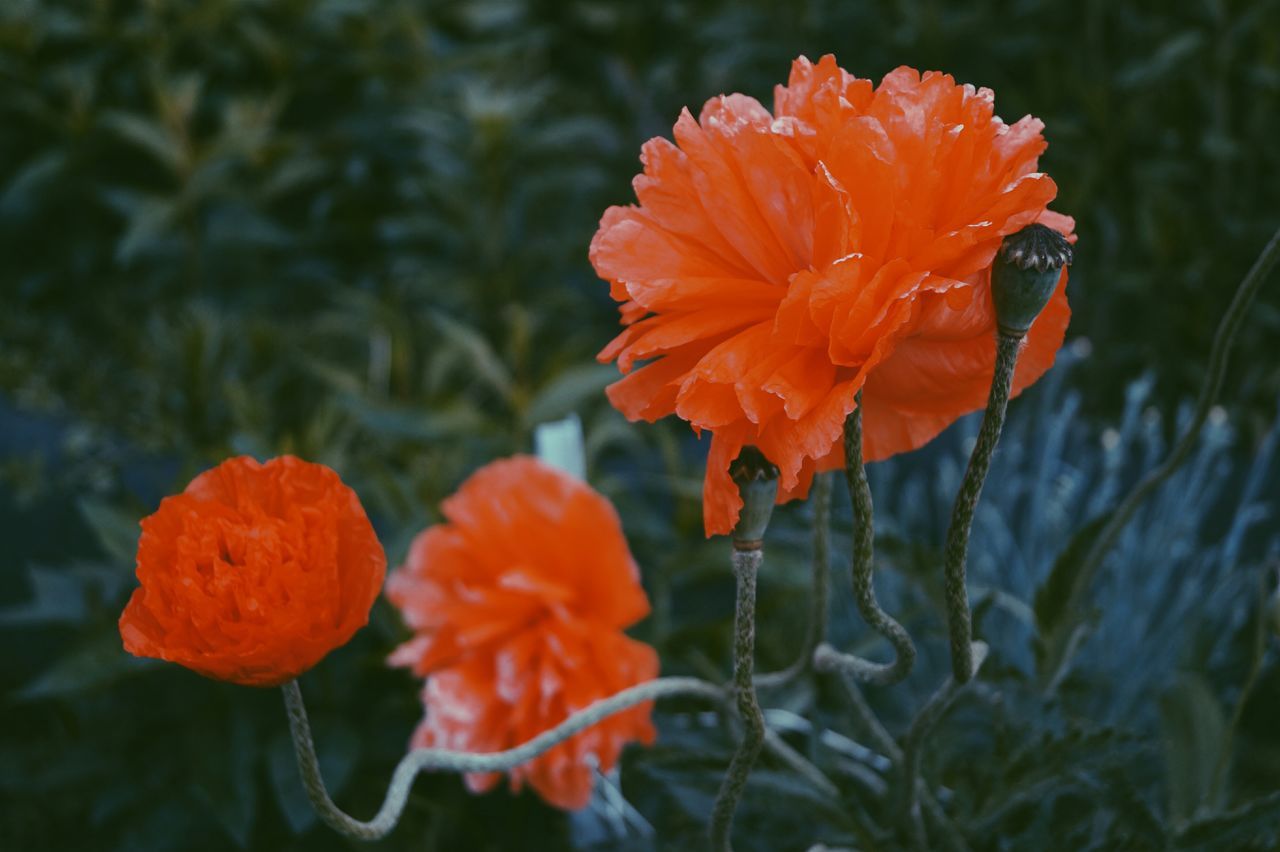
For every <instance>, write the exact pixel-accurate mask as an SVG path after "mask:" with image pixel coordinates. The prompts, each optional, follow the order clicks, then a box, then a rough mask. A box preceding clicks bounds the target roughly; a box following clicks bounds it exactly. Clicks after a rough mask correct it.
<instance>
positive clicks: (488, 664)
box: [387, 456, 658, 809]
mask: <svg viewBox="0 0 1280 852" xmlns="http://www.w3.org/2000/svg"><path fill="white" fill-rule="evenodd" d="M443 513H444V516H445V523H443V524H439V525H437V526H433V527H431V528H429V529H427V530H426V531H425V532H423V533H422V534H420V535H419V536H418V538H417V539H416V540H415V541H414V542H413V544H412V546H411V547H410V550H409V555H408V558H407V560H406V563H405V565H404V566H402V567H401V568H399V569H398V570H396V571H395V572H394V573H393V574H392V576H391V578H390V580H389V581H388V583H387V597H388V598H389V599H390V600H391V602H392V603H394V604H395V605H396V606H397V607H399V608H400V610H401V613H402V614H403V616H404V619H405V622H406V624H407V625H408V626H409V627H410V629H412V630H413V631H414V633H415V636H414V638H412V639H410V640H409V641H408V642H406V643H405V644H404V645H402V646H401V647H400V648H398V649H397V650H396V651H395V652H394V653H393V654H392V656H391V660H390V661H391V663H392V664H393V665H402V666H406V667H409V668H412V669H413V671H414V672H415V673H417V674H419V675H422V676H426V677H427V683H426V686H425V688H424V690H423V701H424V703H425V705H426V717H425V718H424V720H423V722H422V724H421V725H420V726H419V727H418V730H417V732H416V733H415V734H414V739H413V743H414V745H415V746H440V747H445V748H454V749H461V750H465V751H472V752H492V751H501V750H503V749H507V748H511V747H513V746H516V745H519V744H521V743H523V742H525V741H527V740H529V739H531V738H533V737H534V736H536V735H537V734H540V733H542V732H543V731H545V730H548V729H549V728H553V727H555V726H556V725H557V724H559V723H560V722H562V721H564V719H566V718H567V717H568V716H569V715H570V714H572V713H574V712H576V711H578V710H581V709H583V708H584V707H586V706H587V705H589V704H591V703H593V702H595V701H597V700H599V699H601V698H606V697H608V696H610V695H612V694H614V693H615V692H618V691H619V690H621V689H624V688H626V687H628V686H633V685H635V684H637V683H640V682H643V681H646V680H650V679H652V678H653V677H655V676H656V675H657V672H658V659H657V655H656V654H655V653H654V651H653V649H652V648H650V647H649V646H648V645H645V644H643V643H641V642H637V641H635V640H633V639H630V638H628V637H627V636H626V635H625V634H624V633H623V632H622V631H623V629H624V628H626V627H629V626H630V625H632V624H634V623H636V622H637V621H638V620H640V619H641V618H643V617H644V616H645V615H647V614H648V612H649V602H648V598H647V597H646V596H645V593H644V590H643V588H642V587H641V585H640V578H639V571H638V569H637V568H636V565H635V562H634V560H633V559H632V558H631V554H630V551H629V550H628V548H627V543H626V539H625V538H624V536H623V533H622V524H621V521H620V520H619V518H618V515H617V512H616V511H615V510H614V509H613V506H612V505H611V504H610V503H609V501H608V500H606V499H605V498H604V497H602V496H601V495H600V494H598V493H597V492H595V491H594V490H592V489H591V488H590V487H589V486H587V485H586V484H585V483H583V482H581V481H579V480H578V479H576V478H574V477H572V476H570V475H568V474H566V473H563V472H561V471H559V470H556V469H555V468H552V467H550V466H548V465H545V464H543V463H542V462H539V461H537V460H536V459H533V458H529V457H519V456H518V457H515V458H511V459H505V460H502V461H498V462H494V463H492V464H490V465H487V466H486V467H484V468H481V469H480V470H479V471H477V472H476V473H475V474H473V475H472V476H471V478H470V479H468V480H467V481H466V482H465V483H464V484H463V485H462V487H461V488H460V489H459V490H458V492H457V493H456V494H454V495H453V496H452V497H450V498H449V499H448V500H446V501H445V502H444V505H443ZM650 713H651V705H649V704H645V705H641V706H637V707H634V708H631V709H630V710H628V711H625V712H622V713H619V714H617V715H614V716H611V717H609V718H608V719H606V720H605V721H603V722H601V723H600V724H598V725H595V726H593V727H591V728H590V729H588V730H586V731H583V732H582V733H580V734H578V735H576V736H574V737H573V738H571V739H569V740H567V741H566V742H564V743H562V744H560V745H558V746H556V747H555V748H554V749H551V750H550V751H548V752H546V753H545V754H543V755H542V756H540V757H538V758H536V759H535V760H533V761H531V762H529V763H527V764H524V765H522V766H519V767H517V768H515V769H513V770H511V772H510V778H511V784H512V787H513V788H517V789H518V788H519V787H520V786H521V785H522V784H524V783H526V782H527V783H528V784H529V785H530V786H532V787H533V788H534V789H535V790H536V791H537V792H538V793H539V794H540V795H541V796H542V797H543V798H544V799H546V800H547V801H548V802H551V803H552V804H554V805H556V806H558V807H561V808H566V809H576V808H580V807H583V806H584V805H586V803H587V802H588V800H589V799H590V796H591V789H592V774H591V764H590V762H589V760H588V756H589V755H590V756H592V757H593V759H594V760H595V761H596V765H597V766H599V767H600V768H601V769H602V770H604V771H607V770H608V769H610V768H611V767H612V766H614V765H615V764H616V762H617V760H618V756H619V754H620V753H621V751H622V747H623V746H624V745H625V744H626V743H627V742H630V741H633V740H636V741H640V742H644V743H649V742H652V740H653V737H654V730H653V726H652V723H651V722H650ZM498 779H499V776H498V775H496V774H475V775H471V776H468V779H467V781H468V784H469V786H470V787H471V788H472V789H473V790H476V791H480V790H485V789H488V788H489V787H491V786H493V785H494V784H495V783H497V781H498Z"/></svg>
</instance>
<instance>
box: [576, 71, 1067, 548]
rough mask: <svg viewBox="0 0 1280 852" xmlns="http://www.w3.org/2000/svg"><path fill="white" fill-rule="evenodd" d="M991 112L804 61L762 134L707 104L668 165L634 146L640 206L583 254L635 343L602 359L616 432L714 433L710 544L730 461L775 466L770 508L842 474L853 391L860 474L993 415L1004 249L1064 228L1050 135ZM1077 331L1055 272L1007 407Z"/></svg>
mask: <svg viewBox="0 0 1280 852" xmlns="http://www.w3.org/2000/svg"><path fill="white" fill-rule="evenodd" d="M993 110H994V96H993V94H992V92H991V91H990V90H989V89H974V88H973V87H972V86H960V85H957V84H956V83H955V81H954V80H953V79H952V78H951V77H949V76H947V75H944V74H938V73H935V72H929V73H926V74H925V75H924V76H923V77H921V75H920V74H919V73H917V72H916V71H914V70H912V69H910V68H899V69H897V70H895V71H893V72H891V73H890V74H888V75H887V76H885V78H884V80H883V81H882V82H881V83H880V85H879V86H878V87H877V86H873V85H872V83H871V82H870V81H868V80H860V79H857V78H855V77H853V76H852V75H850V74H849V73H847V72H846V71H844V70H843V69H841V68H839V67H838V66H837V65H836V61H835V59H834V57H831V56H825V57H823V58H822V60H821V61H820V62H819V63H818V64H817V65H814V64H812V63H811V62H809V60H807V59H804V58H803V57H802V58H800V59H797V60H796V61H795V62H794V63H793V65H792V69H791V79H790V81H789V83H788V85H787V86H779V87H777V89H776V91H775V93H774V112H773V113H772V114H771V113H770V112H769V111H768V110H767V109H765V108H764V107H763V106H762V105H761V104H760V103H759V102H757V101H756V100H754V99H752V98H749V97H746V96H744V95H729V96H722V97H718V98H713V99H712V100H710V101H708V102H707V104H706V105H705V106H704V107H703V109H702V114H701V115H700V117H699V118H698V119H697V120H696V121H695V120H694V118H693V116H692V115H690V114H689V112H688V111H687V110H686V111H684V112H683V113H682V114H681V116H680V119H679V120H678V121H677V122H676V125H675V133H674V135H675V143H674V144H673V143H672V142H669V141H667V140H666V139H661V138H659V139H653V140H651V141H649V142H648V143H647V144H646V145H645V146H644V148H643V150H642V154H641V161H642V162H643V163H644V172H643V174H641V175H639V176H638V177H637V178H636V179H635V181H634V184H633V185H634V188H635V192H636V197H637V199H638V201H639V204H638V205H636V206H629V207H611V208H610V209H609V210H608V211H606V212H605V214H604V218H603V219H602V220H601V223H600V229H599V231H597V233H596V235H595V239H594V240H593V241H592V243H591V262H592V264H593V265H594V266H595V269H596V272H597V273H598V274H599V275H600V276H601V277H602V278H604V279H606V280H608V281H609V282H610V292H611V294H612V295H613V297H614V298H615V299H616V300H618V301H619V302H621V303H622V305H621V312H622V318H623V323H624V324H625V325H626V326H627V327H626V329H625V330H624V331H623V332H622V333H621V334H620V335H618V337H617V338H616V339H614V341H613V342H612V343H610V344H609V345H608V346H607V347H605V349H604V350H603V351H602V352H601V353H600V360H601V361H614V360H616V361H617V363H618V366H619V368H620V369H621V370H622V372H623V373H625V374H627V375H626V376H625V378H623V379H622V380H620V381H618V382H616V383H615V384H613V385H612V386H610V388H609V391H608V393H609V399H610V400H611V401H612V402H613V404H614V405H615V406H616V407H617V408H618V409H619V410H621V411H622V412H623V413H624V414H625V415H626V416H627V417H629V418H631V419H633V420H638V419H644V420H649V421H653V420H656V419H658V418H660V417H664V416H666V415H669V414H676V415H678V416H679V417H681V418H682V419H684V420H686V421H688V422H689V424H690V425H691V426H693V428H694V429H695V430H696V431H699V432H700V431H701V430H703V429H707V430H710V431H711V433H712V439H711V450H710V453H709V456H708V459H707V474H706V481H705V484H704V491H703V494H704V499H703V506H704V520H705V525H706V530H707V534H708V535H713V534H720V533H727V532H729V531H730V530H731V529H732V528H733V525H734V523H735V522H736V519H737V516H738V512H739V509H740V508H741V505H742V503H741V500H740V498H739V497H738V491H737V488H736V487H735V486H734V484H733V482H732V480H731V479H730V478H729V474H728V466H729V463H730V462H731V461H733V459H734V458H736V457H737V455H738V453H739V452H740V451H741V449H742V447H743V446H746V445H755V446H757V447H759V448H760V450H761V451H762V452H763V453H764V454H765V456H767V457H768V458H769V460H770V461H772V462H774V463H775V464H776V465H777V466H778V467H779V469H780V474H781V477H780V486H781V487H780V489H779V497H778V500H779V502H784V501H786V500H788V499H792V498H795V497H800V496H804V495H805V494H806V493H807V492H808V489H809V484H810V482H811V481H812V478H813V474H814V473H815V472H816V471H818V470H829V469H833V468H839V467H843V465H844V453H843V449H842V447H841V440H840V439H841V434H842V429H843V424H844V420H845V418H846V417H847V416H848V414H849V413H850V412H852V411H853V409H854V407H855V405H856V403H855V395H856V394H857V393H858V391H859V390H861V391H862V392H863V396H862V404H863V406H864V412H863V430H864V455H865V457H866V458H867V460H870V461H875V460H878V459H883V458H886V457H888V456H891V455H893V454H895V453H899V452H904V451H907V450H911V449H914V448H916V447H919V446H921V445H922V444H924V443H926V442H927V441H929V440H931V439H932V438H933V437H934V436H935V435H937V434H938V433H939V432H941V431H942V430H943V429H944V428H946V427H947V426H948V425H949V424H950V423H952V422H953V421H954V420H956V419H957V418H958V417H960V416H961V415H963V414H966V413H968V412H970V411H974V410H976V409H978V408H981V407H982V406H983V405H984V404H985V402H986V396H987V391H988V388H989V386H990V382H991V374H992V371H993V366H994V362H995V341H994V331H995V313H994V309H993V307H992V304H991V297H990V287H989V276H990V270H991V264H992V262H993V260H994V258H995V254H996V251H997V249H998V248H999V247H1000V242H1001V239H1002V238H1003V237H1004V236H1005V235H1007V234H1011V233H1013V232H1015V231H1017V230H1019V229H1021V228H1022V227H1024V226H1026V225H1028V224H1030V223H1032V222H1041V223H1043V224H1045V225H1048V226H1049V227H1052V228H1054V229H1056V230H1058V231H1060V232H1062V233H1064V234H1070V233H1071V231H1072V229H1073V227H1074V223H1073V221H1072V220H1071V219H1070V218H1069V217H1066V216H1062V215H1059V214H1056V213H1053V212H1051V211H1049V210H1048V209H1047V205H1048V204H1049V202H1051V201H1052V200H1053V198H1054V197H1055V195H1056V194H1057V187H1056V185H1055V184H1054V182H1053V181H1052V180H1051V179H1050V178H1049V177H1048V176H1046V175H1044V174H1041V173H1039V172H1037V171H1036V161H1037V157H1038V156H1039V155H1040V154H1041V153H1042V152H1043V151H1044V149H1045V147H1046V143H1045V141H1044V138H1043V137H1042V135H1041V129H1042V127H1043V125H1042V123H1041V122H1040V121H1039V120H1038V119H1034V118H1031V117H1030V116H1028V117H1026V118H1023V119H1021V120H1020V121H1018V122H1016V123H1015V124H1013V125H1006V124H1005V123H1004V122H1003V121H1001V120H1000V118H999V117H997V116H995V115H994V111H993ZM1069 316H1070V310H1069V308H1068V307H1067V300H1066V271H1065V269H1064V270H1063V274H1062V278H1061V280H1060V281H1059V283H1058V287H1057V290H1056V292H1055V294H1054V297H1053V299H1052V300H1051V301H1050V303H1049V305H1048V307H1046V308H1045V310H1044V312H1043V313H1041V315H1040V317H1039V318H1038V319H1037V320H1036V322H1035V324H1034V325H1033V326H1032V328H1031V330H1030V332H1029V334H1028V335H1027V339H1026V344H1025V347H1024V350H1023V352H1022V354H1021V357H1020V359H1019V362H1018V367H1017V372H1016V374H1015V377H1014V385H1013V391H1014V393H1017V392H1019V391H1020V390H1022V389H1023V388H1025V387H1026V386H1027V385H1029V384H1031V383H1032V382H1034V381H1035V380H1036V379H1037V378H1039V377H1040V376H1041V375H1042V374H1043V373H1044V372H1045V371H1046V370H1047V369H1048V368H1049V367H1050V366H1051V365H1052V363H1053V360H1054V356H1055V354H1056V352H1057V350H1058V349H1059V347H1060V346H1061V344H1062V338H1063V335H1064V333H1065V330H1066V326H1067V321H1068V318H1069ZM641 362H644V363H643V365H642V366H639V367H637V365H638V364H640V363H641Z"/></svg>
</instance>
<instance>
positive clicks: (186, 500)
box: [120, 456, 387, 686]
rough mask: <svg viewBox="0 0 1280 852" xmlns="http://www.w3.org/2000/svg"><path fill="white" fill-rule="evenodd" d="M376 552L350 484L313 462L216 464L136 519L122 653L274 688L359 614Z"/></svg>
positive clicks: (372, 586)
mask: <svg viewBox="0 0 1280 852" xmlns="http://www.w3.org/2000/svg"><path fill="white" fill-rule="evenodd" d="M386 567H387V560H386V556H385V555H384V554H383V551H382V545H381V544H379V543H378V538H377V536H376V535H375V534H374V531H373V527H372V526H371V525H370V523H369V519H368V517H367V516H366V515H365V513H364V509H363V508H362V507H361V506H360V500H359V499H358V498H357V497H356V495H355V492H354V491H352V490H351V489H350V488H348V487H347V486H346V485H344V484H343V483H342V480H341V479H339V478H338V474H336V473H334V472H333V471H332V470H330V469H329V468H327V467H325V466H324V465H321V464H313V463H311V462H306V461H302V460H301V459H298V458H294V457H293V456H281V457H279V458H275V459H271V460H270V461H268V462H266V463H264V464H259V463H258V462H257V461H255V460H254V459H252V458H248V457H240V458H232V459H228V460H226V461H224V462H223V463H222V464H220V465H218V466H217V467H215V468H213V469H211V470H208V471H205V472H204V473H202V474H200V475H199V476H197V477H196V478H195V479H193V480H192V481H191V484H190V485H188V486H187V488H186V490H185V491H183V492H182V493H181V494H179V495H176V496H174V497H167V498H165V499H164V500H163V501H161V503H160V508H159V509H158V510H157V511H156V512H155V514H153V515H149V516H148V517H146V518H143V519H142V537H141V539H140V540H139V542H138V559H137V575H138V581H139V582H140V583H141V584H142V585H141V587H140V588H138V589H136V590H135V591H134V593H133V596H132V597H131V598H130V600H129V604H128V606H127V607H125V610H124V614H123V615H121V616H120V636H121V638H122V639H123V640H124V647H125V650H127V651H128V652H129V653H131V654H134V655H136V656H140V657H158V658H160V659H162V660H169V661H170V662H174V663H178V664H180V665H183V666H186V667H187V668H189V669H192V670H193V671H196V672H199V673H200V674H202V675H205V676H207V677H211V678H216V679H218V680H226V681H231V682H233V683H240V684H245V685H248V686H277V685H279V684H282V683H284V682H286V681H288V680H291V679H293V678H295V677H297V676H298V675H300V674H302V672H304V671H306V670H307V669H309V668H311V667H312V666H314V665H315V664H316V663H318V662H319V661H320V660H321V659H322V658H323V657H324V656H325V655H326V654H328V653H329V652H330V651H332V650H333V649H334V648H337V647H339V646H341V645H344V644H346V642H347V641H348V640H349V639H351V636H352V635H353V634H354V633H355V632H356V631H357V630H359V629H360V628H361V627H363V626H364V625H365V623H366V622H367V621H368V620H369V609H370V607H372V606H373V602H374V600H376V599H377V597H378V593H379V592H380V591H381V589H382V580H383V576H384V574H385V572H386Z"/></svg>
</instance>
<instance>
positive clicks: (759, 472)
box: [729, 447, 778, 550]
mask: <svg viewBox="0 0 1280 852" xmlns="http://www.w3.org/2000/svg"><path fill="white" fill-rule="evenodd" d="M729 476H731V477H733V481H734V482H735V483H737V485H738V494H740V495H741V496H742V512H741V513H739V515H738V525H737V526H735V527H734V528H733V546H734V547H735V548H737V549H738V550H759V549H760V548H761V546H762V545H763V539H764V531H765V529H766V528H767V527H768V526H769V518H770V516H772V515H773V504H774V503H775V502H777V499H778V467H777V465H775V464H773V463H772V462H771V461H769V460H768V459H767V458H765V457H764V453H762V452H760V451H759V450H758V449H756V448H755V447H743V448H742V452H740V453H739V454H738V457H737V458H736V459H734V460H733V463H732V464H731V465H729Z"/></svg>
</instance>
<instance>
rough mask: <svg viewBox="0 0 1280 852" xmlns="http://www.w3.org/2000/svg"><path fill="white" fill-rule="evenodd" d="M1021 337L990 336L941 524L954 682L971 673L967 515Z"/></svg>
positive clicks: (997, 427) (987, 462) (987, 461)
mask: <svg viewBox="0 0 1280 852" xmlns="http://www.w3.org/2000/svg"><path fill="white" fill-rule="evenodd" d="M1021 345H1022V337H1021V336H1020V335H1018V336H1015V335H1011V334H1006V333H1005V332H1003V331H1001V332H998V333H997V334H996V367H995V374H994V375H993V376H992V377H991V393H990V394H989V395H988V397H987V411H986V413H985V414H984V415H983V416H982V426H981V427H980V428H979V429H978V441H977V443H976V444H974V446H973V452H972V453H970V455H969V466H968V468H967V469H966V470H965V472H964V480H963V481H962V482H961V483H960V492H959V493H958V494H956V503H955V507H954V508H953V509H952V510H951V525H950V526H949V527H948V528H947V546H946V553H945V558H946V568H945V572H946V573H945V580H946V583H945V586H946V599H947V629H948V630H949V631H950V634H951V674H952V677H954V678H955V680H956V683H958V684H963V683H965V682H967V681H968V680H969V678H971V677H973V668H974V667H973V625H972V623H971V619H970V615H969V590H968V589H967V588H966V586H965V563H966V562H967V561H968V557H969V531H970V530H971V529H972V528H973V513H974V510H975V509H977V507H978V498H979V497H980V496H981V495H982V484H983V483H984V482H986V479H987V471H988V470H989V469H990V468H991V455H992V453H994V452H995V449H996V444H997V442H999V440H1000V431H1001V430H1002V429H1003V428H1004V414H1005V409H1007V408H1008V406H1009V389H1010V388H1011V387H1012V386H1013V369H1014V367H1015V366H1016V365H1017V363H1018V348H1019V347H1020V346H1021Z"/></svg>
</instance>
